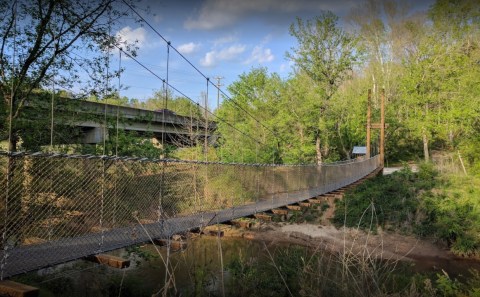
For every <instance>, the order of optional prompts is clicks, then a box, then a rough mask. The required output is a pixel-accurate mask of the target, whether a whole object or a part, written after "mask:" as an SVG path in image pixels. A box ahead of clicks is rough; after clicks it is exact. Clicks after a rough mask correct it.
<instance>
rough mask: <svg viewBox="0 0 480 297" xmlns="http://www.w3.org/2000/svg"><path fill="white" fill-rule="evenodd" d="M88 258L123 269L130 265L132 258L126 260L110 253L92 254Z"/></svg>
mask: <svg viewBox="0 0 480 297" xmlns="http://www.w3.org/2000/svg"><path fill="white" fill-rule="evenodd" d="M86 259H87V260H88V261H92V262H96V263H99V264H104V265H107V266H110V267H113V268H120V269H122V268H127V267H129V266H130V260H125V259H123V258H120V257H117V256H112V255H108V254H98V255H92V256H88V257H87V258H86Z"/></svg>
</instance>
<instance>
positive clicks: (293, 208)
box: [286, 205, 302, 210]
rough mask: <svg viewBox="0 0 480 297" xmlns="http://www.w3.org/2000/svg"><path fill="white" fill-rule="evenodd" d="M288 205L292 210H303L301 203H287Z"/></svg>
mask: <svg viewBox="0 0 480 297" xmlns="http://www.w3.org/2000/svg"><path fill="white" fill-rule="evenodd" d="M286 207H287V208H288V209H290V210H302V207H301V206H300V205H287V206H286Z"/></svg>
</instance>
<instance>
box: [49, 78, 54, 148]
mask: <svg viewBox="0 0 480 297" xmlns="http://www.w3.org/2000/svg"><path fill="white" fill-rule="evenodd" d="M54 106H55V74H54V77H53V79H52V102H51V106H50V108H51V114H50V117H51V118H50V150H51V151H52V152H53V114H54V111H53V108H54Z"/></svg>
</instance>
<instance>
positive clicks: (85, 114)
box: [26, 98, 218, 146]
mask: <svg viewBox="0 0 480 297" xmlns="http://www.w3.org/2000/svg"><path fill="white" fill-rule="evenodd" d="M57 101H58V102H57V103H56V108H55V112H54V114H57V115H59V114H60V113H63V118H64V119H65V117H67V118H68V120H67V121H68V124H66V125H70V126H75V127H78V128H79V129H81V131H82V133H81V134H82V135H83V136H82V138H81V139H79V140H77V141H78V142H80V143H84V144H100V143H103V138H104V134H105V133H104V131H105V130H104V128H105V127H107V128H108V129H107V133H106V137H107V139H108V137H109V135H108V130H110V131H112V129H114V130H115V129H116V126H117V115H118V129H119V130H123V131H135V132H137V133H138V134H139V135H147V134H148V135H153V137H154V138H156V139H157V140H158V141H159V142H160V141H161V139H162V137H163V139H164V141H165V143H169V144H180V145H185V146H188V145H192V144H195V143H196V142H199V141H202V142H203V141H204V139H205V134H206V135H207V137H208V141H209V142H210V143H213V142H215V141H216V139H217V138H218V135H216V134H215V131H216V123H215V122H213V121H210V120H209V123H208V129H205V127H206V123H205V120H204V119H197V118H193V117H188V116H182V115H178V114H175V113H174V112H172V111H168V110H167V111H152V110H146V109H140V108H134V107H127V106H118V105H112V104H104V103H100V102H93V101H84V100H76V99H66V98H61V99H57ZM46 103H47V102H40V103H38V102H35V103H33V101H31V102H26V107H27V108H30V109H33V108H34V107H36V108H39V107H40V108H41V110H42V114H43V112H45V113H46V111H47V109H48V110H51V106H50V104H46ZM70 114H71V117H70ZM105 114H106V117H107V126H105ZM54 119H55V116H54ZM64 119H62V120H59V119H55V120H54V122H55V125H65V120H64ZM205 130H207V131H205ZM112 136H114V135H110V137H112Z"/></svg>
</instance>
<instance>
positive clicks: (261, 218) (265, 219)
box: [254, 213, 272, 222]
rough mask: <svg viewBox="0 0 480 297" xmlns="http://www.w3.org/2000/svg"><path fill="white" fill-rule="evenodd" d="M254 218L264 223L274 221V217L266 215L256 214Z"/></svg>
mask: <svg viewBox="0 0 480 297" xmlns="http://www.w3.org/2000/svg"><path fill="white" fill-rule="evenodd" d="M254 217H255V218H256V219H259V220H262V221H266V222H270V221H272V216H269V215H267V214H264V213H256V214H254Z"/></svg>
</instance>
